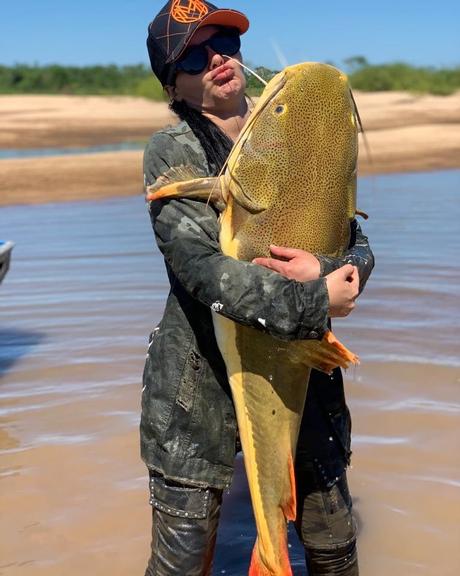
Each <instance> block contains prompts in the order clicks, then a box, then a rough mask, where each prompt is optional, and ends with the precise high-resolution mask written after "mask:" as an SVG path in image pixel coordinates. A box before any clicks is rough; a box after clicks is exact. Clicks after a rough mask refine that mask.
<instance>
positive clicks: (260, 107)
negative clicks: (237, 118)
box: [222, 72, 287, 213]
mask: <svg viewBox="0 0 460 576" xmlns="http://www.w3.org/2000/svg"><path fill="white" fill-rule="evenodd" d="M275 78H276V76H275V77H274V78H273V79H272V80H271V82H273V80H274V79H275ZM286 82H287V78H286V74H285V73H284V72H280V74H279V78H278V80H277V81H276V82H275V83H274V86H273V88H272V90H270V94H267V96H266V97H264V99H263V100H262V101H259V102H258V103H257V104H256V107H255V108H254V110H253V112H252V115H251V116H252V117H251V118H250V120H249V122H248V123H247V124H246V126H244V128H243V130H242V131H241V133H240V135H239V137H238V140H237V141H236V142H235V144H234V147H233V149H234V150H237V154H240V152H241V149H242V147H243V146H244V143H245V142H246V140H247V139H248V138H249V136H250V134H251V130H252V127H253V125H254V123H255V122H256V121H257V120H258V118H259V116H260V115H261V114H262V112H263V111H264V110H265V108H266V107H267V106H268V105H269V104H270V103H271V102H272V100H273V98H275V97H276V96H277V95H278V93H279V92H280V91H281V90H282V88H284V86H285V84H286ZM262 97H263V96H262ZM231 156H232V155H231ZM229 160H230V157H229V158H227V161H226V163H225V164H224V167H223V168H222V170H225V169H226V167H227V166H228V163H229ZM229 175H230V177H231V179H232V180H233V181H234V182H235V183H236V184H237V185H238V187H239V188H240V192H241V194H242V195H243V196H244V197H245V200H246V201H247V202H246V205H247V207H250V209H251V212H254V213H256V212H262V210H265V209H266V208H267V206H260V205H257V204H255V203H254V200H252V198H250V197H249V196H248V195H247V194H246V193H245V192H244V189H243V187H242V186H241V185H240V183H239V182H238V180H237V178H235V176H234V175H233V174H232V173H231V172H230V171H229Z"/></svg>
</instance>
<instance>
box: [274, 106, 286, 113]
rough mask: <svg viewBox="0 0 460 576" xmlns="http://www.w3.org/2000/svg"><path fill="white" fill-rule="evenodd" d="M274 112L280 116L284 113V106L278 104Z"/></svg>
mask: <svg viewBox="0 0 460 576" xmlns="http://www.w3.org/2000/svg"><path fill="white" fill-rule="evenodd" d="M275 112H276V113H277V114H282V113H283V112H284V106H283V105H282V104H278V106H277V107H276V108H275Z"/></svg>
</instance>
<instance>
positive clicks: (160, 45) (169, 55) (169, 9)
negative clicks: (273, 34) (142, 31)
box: [147, 0, 249, 85]
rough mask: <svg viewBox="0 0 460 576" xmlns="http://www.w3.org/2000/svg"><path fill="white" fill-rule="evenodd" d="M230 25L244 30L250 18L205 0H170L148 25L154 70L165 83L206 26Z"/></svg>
mask: <svg viewBox="0 0 460 576" xmlns="http://www.w3.org/2000/svg"><path fill="white" fill-rule="evenodd" d="M210 25H216V26H231V27H233V28H237V29H238V30H239V31H240V34H244V33H245V32H246V30H247V29H248V28H249V20H248V19H247V18H246V16H245V15H244V14H243V13H242V12H238V11H237V10H231V9H228V8H217V6H214V5H213V4H211V3H210V2H206V1H205V0H170V1H169V2H167V3H166V4H165V5H164V6H163V8H162V9H161V10H160V12H159V13H158V14H157V15H156V16H155V18H154V19H153V20H152V22H150V24H149V27H148V37H147V50H148V52H149V58H150V65H151V66H152V70H153V73H154V74H155V76H156V77H157V78H158V79H159V80H160V82H161V83H162V84H163V85H164V84H166V83H167V80H168V72H169V69H170V68H171V66H170V65H171V64H172V63H174V62H175V61H176V60H178V58H179V57H180V56H181V54H182V53H183V52H184V50H185V49H186V48H187V45H188V43H189V42H190V40H191V38H192V36H193V34H194V33H195V32H196V30H198V28H201V27H203V26H210Z"/></svg>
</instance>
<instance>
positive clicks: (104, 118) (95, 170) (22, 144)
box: [0, 92, 460, 206]
mask: <svg viewBox="0 0 460 576" xmlns="http://www.w3.org/2000/svg"><path fill="white" fill-rule="evenodd" d="M355 96H356V100H357V103H358V107H359V110H360V115H361V118H362V121H363V125H364V128H365V131H366V137H367V140H368V143H369V147H370V150H371V156H372V162H371V161H370V159H369V157H368V155H367V153H366V150H365V147H364V146H363V145H362V144H361V149H360V162H359V174H360V175H366V174H382V173H392V172H410V171H427V170H442V169H448V168H460V92H458V93H456V94H453V95H451V96H413V95H411V94H407V93H403V92H378V93H356V94H355ZM174 122H175V117H174V116H173V115H172V114H171V112H170V111H169V110H168V106H167V104H166V103H164V102H162V103H158V102H152V101H148V100H145V99H142V98H133V97H124V96H123V97H119V96H113V97H107V96H29V95H24V96H0V148H3V149H7V148H16V149H21V148H22V149H25V148H55V147H75V146H98V145H106V144H113V143H118V142H126V141H134V140H137V141H139V140H145V141H147V139H148V138H149V137H150V135H151V134H152V133H153V132H155V131H156V130H159V129H160V128H162V127H163V126H165V125H167V124H171V123H174ZM0 170H1V172H2V179H1V181H0V206H7V205H14V204H33V203H45V202H59V201H76V200H90V199H100V198H110V197H117V196H130V195H133V194H140V193H142V189H143V181H142V151H139V150H137V151H120V152H103V153H97V154H82V155H80V154H79V155H76V154H75V155H65V156H50V157H37V158H19V159H5V160H0Z"/></svg>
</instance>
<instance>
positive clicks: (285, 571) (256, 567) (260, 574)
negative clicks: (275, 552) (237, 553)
mask: <svg viewBox="0 0 460 576" xmlns="http://www.w3.org/2000/svg"><path fill="white" fill-rule="evenodd" d="M277 561H278V568H277V569H276V572H274V571H273V570H270V569H269V568H267V566H265V564H264V563H263V562H262V561H261V559H260V555H259V546H258V540H256V543H255V545H254V548H253V550H252V556H251V564H250V566H249V572H248V576H273V575H274V574H276V575H277V576H292V568H291V564H290V562H289V553H288V547H287V543H286V546H285V548H284V549H283V550H282V551H280V557H279V558H277Z"/></svg>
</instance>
